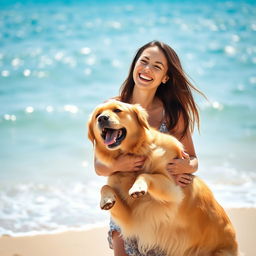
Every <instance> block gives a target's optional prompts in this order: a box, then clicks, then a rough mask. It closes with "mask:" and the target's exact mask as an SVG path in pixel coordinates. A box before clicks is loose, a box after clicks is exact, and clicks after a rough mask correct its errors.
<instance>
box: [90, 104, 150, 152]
mask: <svg viewBox="0 0 256 256" xmlns="http://www.w3.org/2000/svg"><path fill="white" fill-rule="evenodd" d="M147 117H148V115H147V112H146V111H145V110H144V109H143V108H142V107H141V106H140V105H138V104H135V105H131V104H127V103H122V102H120V101H117V100H110V101H108V102H106V103H104V104H101V105H99V106H98V107H97V108H96V109H95V110H94V111H93V113H92V115H91V117H90V119H89V122H88V137H89V139H90V140H91V141H92V142H93V143H94V142H96V143H97V145H98V146H103V147H105V148H106V149H108V150H116V149H120V148H121V149H125V150H127V149H128V148H129V147H130V146H131V145H133V144H136V140H138V139H139V136H141V135H142V134H143V133H145V129H148V128H149V125H148V122H147Z"/></svg>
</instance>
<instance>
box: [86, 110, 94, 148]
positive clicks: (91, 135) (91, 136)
mask: <svg viewBox="0 0 256 256" xmlns="http://www.w3.org/2000/svg"><path fill="white" fill-rule="evenodd" d="M87 128H88V138H89V140H90V141H91V142H92V143H93V144H94V141H95V136H94V132H93V115H91V116H90V117H89V120H88V125H87Z"/></svg>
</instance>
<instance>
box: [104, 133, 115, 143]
mask: <svg viewBox="0 0 256 256" xmlns="http://www.w3.org/2000/svg"><path fill="white" fill-rule="evenodd" d="M117 136H118V130H108V131H107V134H106V138H105V140H104V143H105V145H111V144H113V143H115V142H116V138H117Z"/></svg>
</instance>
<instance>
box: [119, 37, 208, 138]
mask: <svg viewBox="0 0 256 256" xmlns="http://www.w3.org/2000/svg"><path fill="white" fill-rule="evenodd" d="M153 46H157V47H158V48H159V49H160V50H161V51H162V52H163V53H164V55H165V57H166V59H167V63H168V70H167V75H168V76H169V80H168V81H167V82H166V83H165V84H163V83H161V84H160V85H159V86H158V88H157V91H156V97H158V98H159V99H160V100H161V101H162V103H163V106H164V109H165V113H166V118H167V126H168V129H169V130H170V131H172V130H173V129H174V128H175V126H176V125H177V123H178V120H179V117H180V115H181V114H182V117H183V119H184V129H183V131H182V135H181V138H182V137H183V136H184V135H185V134H186V132H187V130H188V129H190V131H191V132H192V131H193V130H194V125H195V123H196V124H197V127H198V128H199V124H200V120H199V113H198V108H197V105H196V103H195V101H194V98H193V95H192V90H194V91H196V92H198V93H200V94H201V95H202V96H204V94H203V93H202V92H201V91H200V90H198V89H197V88H196V87H195V86H194V85H193V84H192V83H191V82H190V81H189V80H188V78H187V76H186V74H185V72H184V71H183V68H182V66H181V62H180V60H179V57H178V55H177V54H176V52H175V51H174V50H173V49H172V48H171V47H170V46H169V45H167V44H164V43H163V42H160V41H152V42H149V43H147V44H145V45H144V46H142V47H141V48H139V50H138V51H137V53H136V55H135V57H134V59H133V61H132V64H131V66H130V70H129V74H128V77H127V78H126V80H125V81H124V83H123V84H122V86H121V88H120V100H121V101H123V102H127V103H129V102H130V100H131V98H132V93H133V88H134V80H133V69H134V66H135V64H136V62H137V60H138V59H139V57H140V55H141V54H142V52H143V51H144V50H145V49H147V48H149V47H153ZM204 97H205V96H204Z"/></svg>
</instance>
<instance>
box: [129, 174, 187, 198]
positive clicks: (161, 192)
mask: <svg viewBox="0 0 256 256" xmlns="http://www.w3.org/2000/svg"><path fill="white" fill-rule="evenodd" d="M146 193H149V194H150V195H151V196H152V197H153V198H155V199H156V200H158V201H165V202H176V201H177V199H178V201H180V200H182V198H183V192H182V190H181V188H180V187H179V186H177V185H176V184H175V183H174V181H172V180H171V178H168V177H166V176H164V175H162V174H148V173H143V174H141V175H139V176H138V177H137V179H136V181H135V182H134V184H133V186H132V187H131V189H130V190H129V195H130V196H132V197H133V198H138V197H140V196H142V195H144V194H146Z"/></svg>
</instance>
